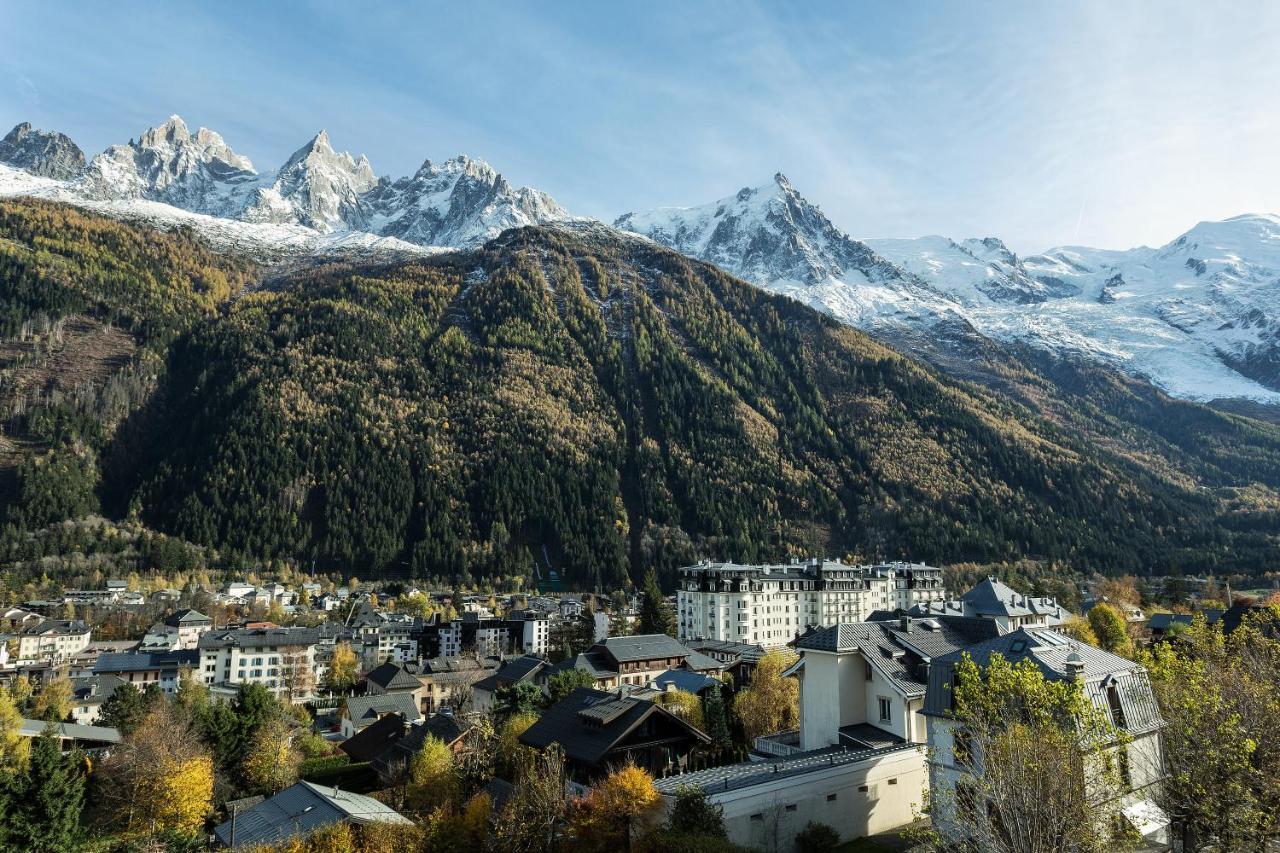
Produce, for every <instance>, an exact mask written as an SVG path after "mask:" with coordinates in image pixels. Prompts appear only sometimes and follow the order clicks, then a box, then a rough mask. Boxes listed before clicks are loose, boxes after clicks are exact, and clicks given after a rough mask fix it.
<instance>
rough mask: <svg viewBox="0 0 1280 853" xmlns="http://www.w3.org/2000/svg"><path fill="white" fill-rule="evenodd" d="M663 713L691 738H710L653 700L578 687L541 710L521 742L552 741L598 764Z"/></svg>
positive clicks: (540, 743) (539, 744) (581, 759)
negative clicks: (637, 730) (626, 739)
mask: <svg viewBox="0 0 1280 853" xmlns="http://www.w3.org/2000/svg"><path fill="white" fill-rule="evenodd" d="M654 715H661V716H663V717H665V718H667V719H668V720H670V721H671V722H672V724H673V725H674V726H676V727H677V728H678V729H681V730H683V731H684V732H685V733H686V734H687V735H688V737H689V738H690V739H691V740H695V741H699V742H702V743H709V742H710V740H711V739H710V738H709V737H707V735H705V734H704V733H703V732H701V731H699V730H698V729H696V728H694V727H693V726H691V725H689V724H688V723H686V722H685V721H684V720H682V719H680V718H679V717H677V716H675V715H674V714H672V713H670V712H669V711H667V710H666V709H664V708H662V707H661V706H660V705H657V704H656V703H654V702H650V701H648V700H647V699H636V698H634V697H619V696H618V695H617V694H615V693H607V692H605V691H602V690H593V689H591V688H589V687H579V688H576V689H575V690H573V691H572V692H570V693H569V695H568V696H566V697H565V698H564V699H563V700H561V701H560V702H558V703H557V704H555V705H552V706H551V707H550V708H548V709H547V710H546V711H544V712H543V713H542V716H541V717H539V718H538V721H537V722H536V723H534V724H533V725H532V726H530V727H529V728H528V729H526V730H525V731H524V733H523V734H521V735H520V741H521V743H524V744H526V745H527V746H532V747H534V748H535V749H545V748H546V747H548V746H550V745H551V744H552V743H558V744H560V746H561V747H563V748H564V752H565V757H567V758H569V759H571V760H573V761H576V762H578V763H579V764H583V765H587V766H592V767H594V766H598V765H599V764H600V763H601V762H602V761H603V760H604V758H605V756H606V755H607V754H608V753H609V751H610V750H612V749H613V748H614V747H616V746H617V745H618V744H619V743H621V742H622V741H623V740H624V739H625V738H626V737H627V736H628V735H629V734H630V733H631V732H632V731H634V730H635V729H636V728H637V727H638V726H640V724H641V723H643V722H644V721H645V720H647V719H648V718H649V717H651V716H654Z"/></svg>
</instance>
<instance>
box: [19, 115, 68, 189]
mask: <svg viewBox="0 0 1280 853" xmlns="http://www.w3.org/2000/svg"><path fill="white" fill-rule="evenodd" d="M0 163H4V164H6V165H8V166H13V167H14V168H17V169H25V170H26V171H28V172H30V173H32V174H33V175H40V176H41V177H45V178H55V179H57V180H60V181H69V180H71V179H72V178H76V177H79V175H80V174H81V173H82V172H83V171H84V152H83V151H81V150H80V147H79V146H78V145H76V144H75V143H74V142H72V141H71V137H69V136H66V135H65V134H62V133H57V132H56V131H51V130H37V129H35V128H33V127H32V126H31V124H30V123H29V122H25V121H24V122H23V123H22V124H20V125H18V126H17V127H15V128H14V129H13V130H11V131H9V133H8V134H7V135H6V136H5V138H4V139H0Z"/></svg>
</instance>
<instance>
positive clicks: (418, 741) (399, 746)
mask: <svg viewBox="0 0 1280 853" xmlns="http://www.w3.org/2000/svg"><path fill="white" fill-rule="evenodd" d="M388 719H392V720H393V725H399V726H400V727H401V734H400V736H398V737H394V738H388V737H386V733H384V737H383V740H384V742H385V741H387V740H389V741H390V743H389V745H388V746H387V747H386V748H385V749H382V750H380V751H379V752H378V753H377V754H376V755H374V756H373V757H372V758H370V759H368V761H369V766H370V767H371V768H372V769H373V770H374V772H376V773H377V774H378V778H379V779H381V780H382V781H383V782H384V783H386V784H393V783H394V782H395V780H397V779H399V778H400V776H401V774H402V773H403V772H404V769H405V768H406V767H408V766H409V762H411V761H412V760H413V757H414V756H415V755H417V754H418V753H419V752H421V751H422V746H423V744H424V743H426V740H427V738H429V737H433V738H435V739H436V740H438V741H440V742H441V743H443V744H444V745H445V746H446V747H448V748H449V751H450V752H452V753H453V754H454V755H455V756H456V755H458V754H460V753H461V752H462V750H463V748H464V747H465V746H466V740H467V734H468V733H469V732H470V731H471V727H470V726H469V725H467V723H465V722H464V721H463V719H462V718H460V717H458V716H456V715H454V714H433V715H432V716H430V717H428V718H427V719H425V720H422V721H421V722H418V723H406V722H404V720H403V718H400V717H384V718H383V719H381V720H379V721H378V722H377V723H376V724H375V725H377V726H382V725H383V724H384V723H385V722H386V720H388ZM369 728H370V729H372V728H374V726H370V727H369ZM387 731H388V732H389V731H390V728H389V727H388V729H387ZM363 734H364V733H363V732H362V733H361V734H360V735H357V737H356V738H353V740H356V739H358V738H360V737H362V736H363ZM371 748H376V746H373V747H371ZM343 750H344V751H346V747H345V745H344V746H343ZM348 754H350V753H349V752H348ZM352 760H353V761H354V760H356V759H355V758H354V756H353V757H352Z"/></svg>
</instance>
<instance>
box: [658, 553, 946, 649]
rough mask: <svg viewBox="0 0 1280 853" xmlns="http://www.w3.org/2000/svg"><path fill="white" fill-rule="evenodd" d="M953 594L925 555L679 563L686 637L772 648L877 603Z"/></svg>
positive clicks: (862, 614) (861, 614) (901, 603)
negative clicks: (856, 560) (915, 558)
mask: <svg viewBox="0 0 1280 853" xmlns="http://www.w3.org/2000/svg"><path fill="white" fill-rule="evenodd" d="M946 597H947V593H946V590H945V589H944V588H943V585H942V569H938V568H934V567H932V566H926V565H922V564H920V563H882V564H878V565H870V566H850V565H846V564H845V563H842V562H840V561H839V560H816V559H815V560H809V561H808V562H803V563H802V562H793V563H787V564H780V565H741V564H738V563H712V562H703V563H699V564H698V565H695V566H686V567H684V568H682V569H680V580H679V585H678V587H677V591H676V612H677V631H678V634H679V637H680V639H682V640H727V641H732V642H737V643H747V644H758V645H761V646H764V647H765V648H771V647H777V646H783V645H786V644H787V643H789V642H791V641H792V640H794V639H795V638H796V637H797V636H799V635H800V634H802V633H803V632H804V631H806V630H808V629H809V628H814V627H823V626H829V625H835V624H838V623H840V622H861V621H864V620H866V619H869V618H871V616H872V614H873V613H875V612H876V611H892V610H896V609H909V608H911V607H913V606H915V605H919V604H924V603H927V602H933V601H943V600H945V599H946Z"/></svg>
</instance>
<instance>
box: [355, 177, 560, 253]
mask: <svg viewBox="0 0 1280 853" xmlns="http://www.w3.org/2000/svg"><path fill="white" fill-rule="evenodd" d="M368 204H369V207H370V209H371V211H372V216H373V219H372V223H373V226H374V228H375V230H376V231H377V232H378V233H379V234H385V235H387V236H391V237H399V238H400V239H402V240H407V241H409V242H410V243H420V244H422V245H429V246H469V245H478V244H479V243H483V242H484V241H485V240H488V239H490V238H492V237H496V236H497V235H498V234H500V233H502V232H503V231H505V230H506V229H508V228H519V227H521V226H525V225H537V224H541V223H546V222H560V221H565V220H568V219H569V218H570V216H569V214H568V212H567V211H565V209H564V208H562V207H561V206H560V205H558V204H556V200H555V199H553V198H552V197H551V196H549V195H547V194H546V193H544V192H540V191H538V190H534V189H530V188H529V187H520V188H518V189H516V188H513V187H512V186H511V184H509V183H507V180H506V178H504V177H502V175H500V174H498V173H497V172H496V171H495V170H494V168H493V167H492V166H490V165H489V164H488V163H485V162H484V161H483V160H472V159H470V158H468V157H455V158H453V159H452V160H446V161H445V162H443V163H432V162H431V161H430V160H428V161H426V162H425V163H423V164H422V168H420V169H418V171H417V172H416V173H415V174H414V175H413V176H412V177H409V178H401V179H400V180H398V181H395V182H394V183H393V182H390V181H383V182H382V183H381V184H380V185H379V186H378V188H377V189H376V190H375V191H374V192H372V193H370V194H369V197H368Z"/></svg>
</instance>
